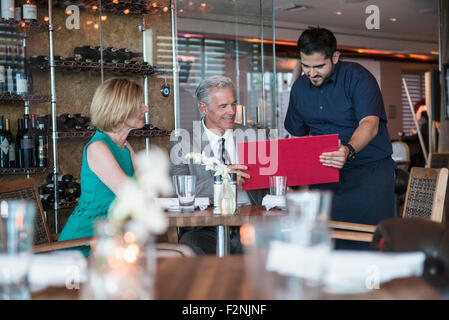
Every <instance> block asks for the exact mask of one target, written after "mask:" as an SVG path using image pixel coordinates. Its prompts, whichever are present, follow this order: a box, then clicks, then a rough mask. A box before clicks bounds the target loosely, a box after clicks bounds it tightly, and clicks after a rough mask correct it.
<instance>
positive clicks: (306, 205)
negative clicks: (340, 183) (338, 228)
mask: <svg viewBox="0 0 449 320" xmlns="http://www.w3.org/2000/svg"><path fill="white" fill-rule="evenodd" d="M286 198H287V213H288V214H289V215H292V216H296V217H298V218H299V219H304V220H309V221H317V220H319V221H325V222H327V221H328V220H329V216H330V210H331V206H332V192H331V191H327V190H307V191H299V192H292V193H289V194H287V196H286Z"/></svg>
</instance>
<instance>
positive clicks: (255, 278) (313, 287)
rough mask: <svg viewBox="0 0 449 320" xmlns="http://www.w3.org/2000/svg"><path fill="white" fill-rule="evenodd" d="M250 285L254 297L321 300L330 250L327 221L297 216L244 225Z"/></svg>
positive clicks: (242, 229)
mask: <svg viewBox="0 0 449 320" xmlns="http://www.w3.org/2000/svg"><path fill="white" fill-rule="evenodd" d="M240 232H241V235H240V239H241V241H242V244H243V247H244V250H245V262H246V268H247V270H248V274H249V280H250V288H251V289H252V290H251V291H252V294H253V295H254V296H255V299H267V298H268V299H282V300H285V299H293V300H297V299H319V298H320V297H321V294H322V290H323V285H322V283H323V280H324V276H325V273H326V261H327V259H328V257H329V252H330V241H329V233H328V229H327V224H324V223H323V222H318V223H316V224H315V223H313V224H312V223H304V221H302V220H300V219H299V218H298V217H296V216H287V217H285V218H282V219H276V220H272V221H269V222H263V223H257V224H253V225H244V226H243V227H242V228H241V229H240Z"/></svg>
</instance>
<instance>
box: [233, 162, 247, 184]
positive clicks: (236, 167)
mask: <svg viewBox="0 0 449 320" xmlns="http://www.w3.org/2000/svg"><path fill="white" fill-rule="evenodd" d="M227 167H228V168H229V173H236V174H237V184H238V185H241V184H243V183H244V182H245V178H246V179H249V178H251V177H250V175H249V174H247V173H246V172H244V171H242V170H248V167H247V166H245V165H243V164H229V165H228V166H227Z"/></svg>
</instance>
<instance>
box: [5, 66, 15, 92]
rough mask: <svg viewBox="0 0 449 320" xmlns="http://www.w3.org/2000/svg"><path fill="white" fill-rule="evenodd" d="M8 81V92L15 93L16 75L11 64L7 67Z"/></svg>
mask: <svg viewBox="0 0 449 320" xmlns="http://www.w3.org/2000/svg"><path fill="white" fill-rule="evenodd" d="M6 81H7V92H8V94H14V75H13V70H12V68H11V66H8V68H7V69H6Z"/></svg>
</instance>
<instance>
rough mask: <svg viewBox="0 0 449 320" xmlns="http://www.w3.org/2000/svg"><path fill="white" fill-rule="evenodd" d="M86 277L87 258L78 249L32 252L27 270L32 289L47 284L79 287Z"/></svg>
mask: <svg viewBox="0 0 449 320" xmlns="http://www.w3.org/2000/svg"><path fill="white" fill-rule="evenodd" d="M87 277H88V270H87V259H86V258H85V257H84V256H83V254H82V253H81V251H78V250H67V251H56V252H52V253H40V254H34V255H33V256H32V258H31V266H30V270H29V272H28V281H29V282H30V285H31V290H32V291H35V290H37V289H42V288H45V287H48V286H58V287H61V286H62V287H66V288H68V289H79V288H80V284H81V283H83V282H86V281H87Z"/></svg>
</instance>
